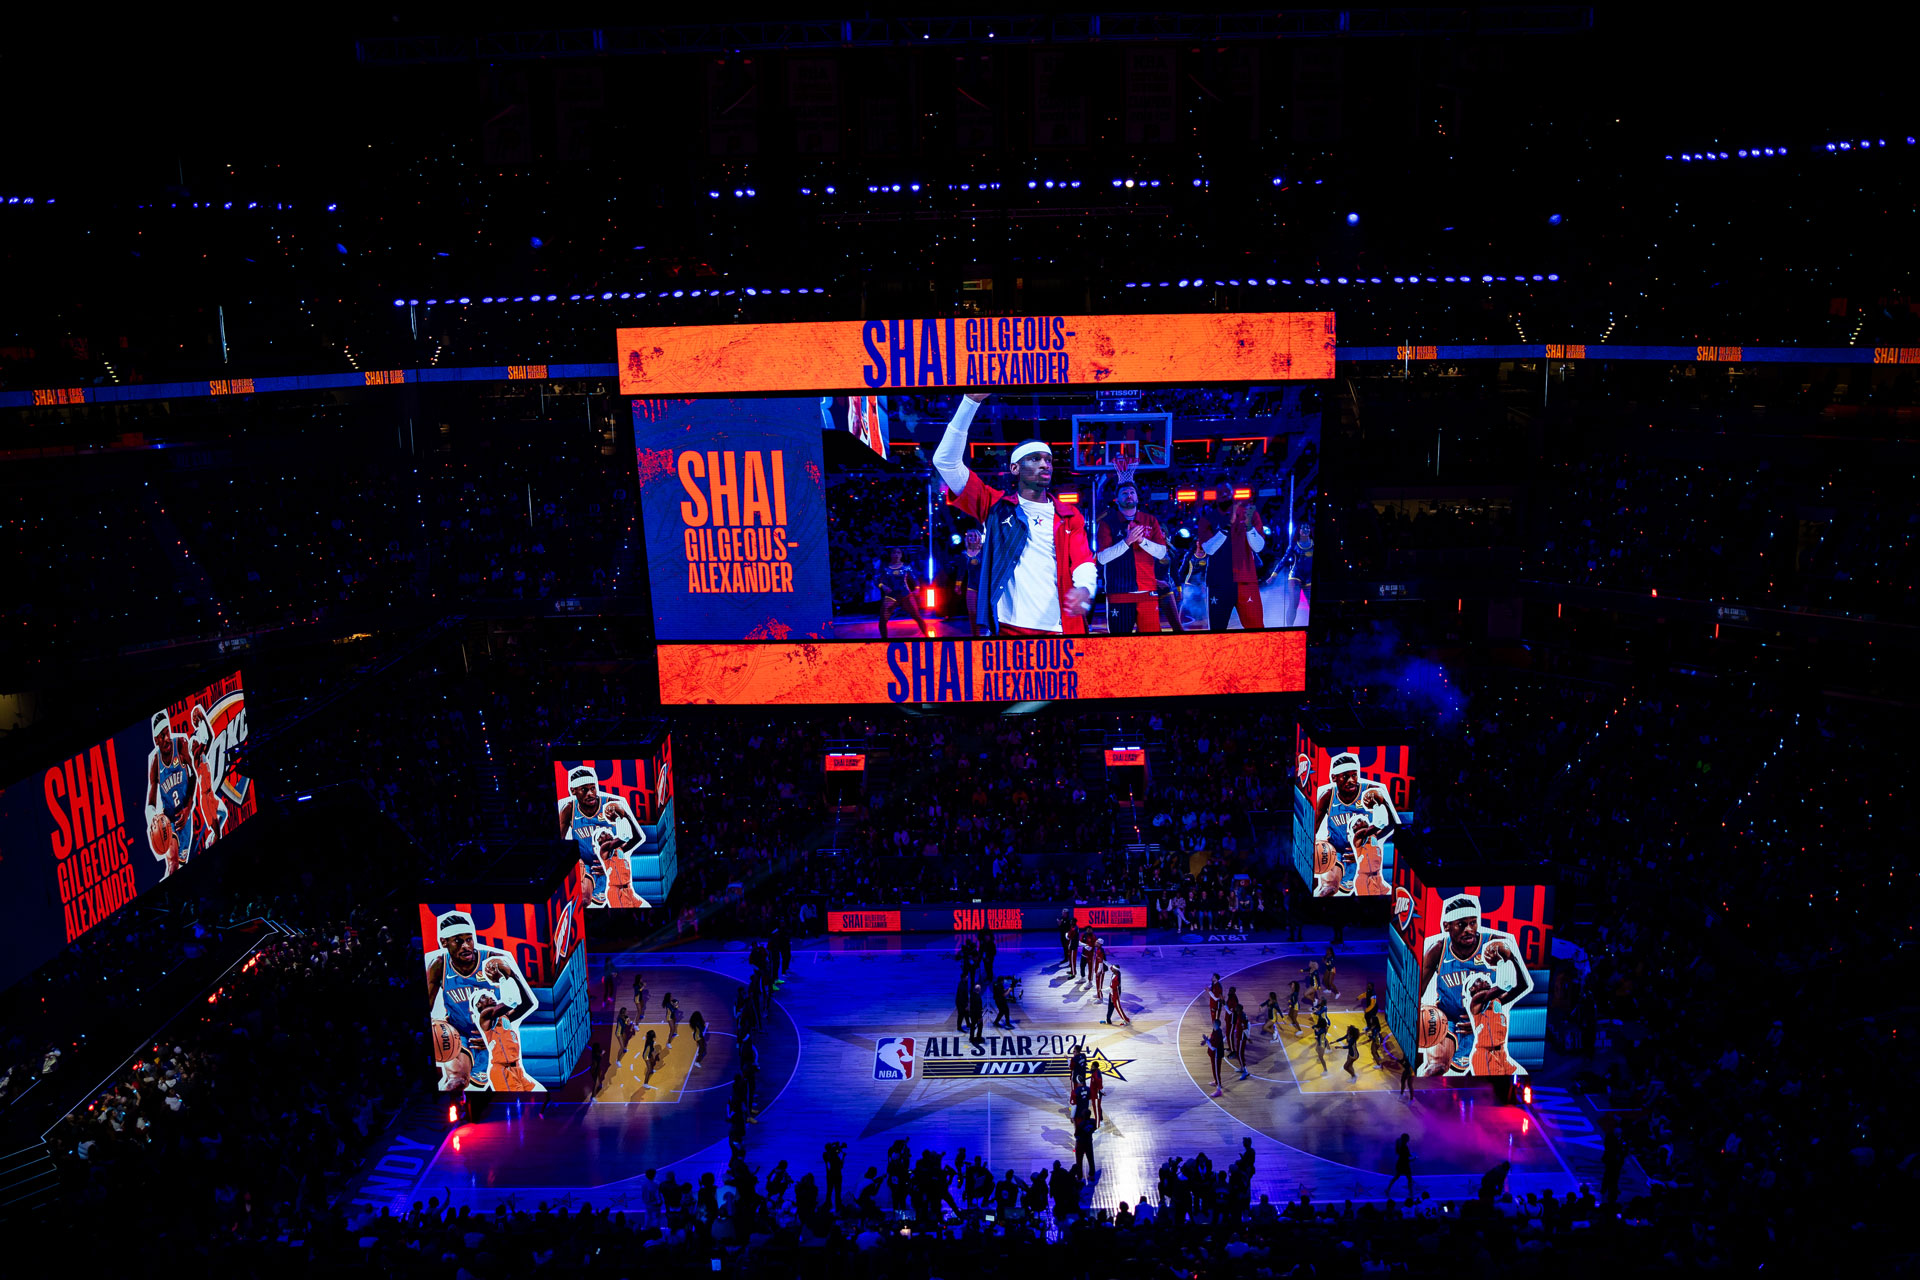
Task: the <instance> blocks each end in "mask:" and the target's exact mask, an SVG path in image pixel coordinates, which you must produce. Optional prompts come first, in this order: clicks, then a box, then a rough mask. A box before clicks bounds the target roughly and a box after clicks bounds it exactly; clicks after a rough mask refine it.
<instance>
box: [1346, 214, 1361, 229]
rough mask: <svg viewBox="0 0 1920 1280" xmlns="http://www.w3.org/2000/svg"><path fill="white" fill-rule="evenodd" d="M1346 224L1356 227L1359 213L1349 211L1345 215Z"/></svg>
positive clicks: (1358, 223) (1358, 221) (1358, 222)
mask: <svg viewBox="0 0 1920 1280" xmlns="http://www.w3.org/2000/svg"><path fill="white" fill-rule="evenodd" d="M1347 225H1348V226H1350V227H1357V226H1359V225H1360V215H1359V214H1357V213H1350V214H1348V215H1347Z"/></svg>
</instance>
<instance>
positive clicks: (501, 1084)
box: [473, 995, 626, 1093]
mask: <svg viewBox="0 0 1920 1280" xmlns="http://www.w3.org/2000/svg"><path fill="white" fill-rule="evenodd" d="M473 1008H474V1019H475V1021H476V1022H477V1023H478V1024H479V1026H480V1034H481V1035H482V1036H484V1037H485V1038H486V1042H487V1058H488V1062H489V1065H488V1067H487V1081H488V1083H490V1084H491V1085H492V1086H493V1088H494V1092H496V1093H538V1092H543V1090H542V1089H541V1087H540V1085H539V1083H538V1082H536V1081H535V1080H533V1079H532V1078H531V1077H529V1076H528V1075H527V1073H526V1071H525V1070H523V1069H522V1068H521V1066H520V1032H519V1031H518V1030H516V1029H515V1028H514V1025H513V1024H512V1023H511V1022H509V1021H507V1014H508V1012H509V1010H508V1009H507V1006H506V1005H504V1004H502V1003H501V1002H500V1001H498V1000H495V999H494V998H493V997H492V996H487V995H481V996H475V997H474V999H473ZM621 1012H622V1013H625V1012H626V1010H624V1009H623V1010H621Z"/></svg>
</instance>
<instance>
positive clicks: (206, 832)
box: [0, 671, 260, 987]
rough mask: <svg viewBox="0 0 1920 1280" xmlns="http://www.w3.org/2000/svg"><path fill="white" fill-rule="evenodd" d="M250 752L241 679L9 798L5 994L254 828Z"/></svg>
mask: <svg viewBox="0 0 1920 1280" xmlns="http://www.w3.org/2000/svg"><path fill="white" fill-rule="evenodd" d="M246 743H247V704H246V695H245V694H244V692H243V691H242V689H241V685H240V673H239V672H237V671H236V672H234V673H233V674H232V675H229V676H227V677H225V678H223V679H221V680H217V681H215V682H214V683H213V684H210V685H208V686H207V687H206V688H204V689H200V690H197V691H195V692H193V693H191V694H189V695H187V696H186V697H184V698H180V699H178V700H176V701H174V702H170V703H168V704H167V705H166V706H163V707H158V708H155V709H154V710H153V712H152V714H151V715H148V716H146V717H145V718H143V719H141V720H140V721H139V722H138V723H136V724H133V725H130V726H128V727H127V728H125V729H122V730H120V731H119V732H117V733H115V734H113V735H112V736H111V737H109V738H106V739H105V740H103V741H101V742H98V743H95V744H94V745H92V746H90V747H87V748H86V749H85V750H83V751H80V752H78V753H76V754H75V755H73V756H71V757H69V758H67V759H65V760H60V761H57V762H55V763H53V764H50V765H48V766H47V767H46V768H45V769H44V770H42V771H40V772H39V773H37V774H35V775H33V776H32V777H29V778H27V779H25V780H23V781H20V782H18V783H15V784H14V785H13V786H10V787H8V788H7V789H6V790H5V791H3V792H0V893H4V895H5V901H6V904H7V916H6V921H7V925H6V928H5V930H4V931H3V932H4V938H0V987H5V986H10V985H12V984H13V983H15V982H17V981H19V980H20V979H21V978H23V977H25V976H26V975H27V974H29V973H31V972H33V971H34V970H35V969H37V968H39V967H40V966H41V965H42V964H44V963H46V962H47V961H48V960H49V959H51V958H52V957H53V956H54V955H55V954H57V953H58V952H59V951H60V950H61V949H62V948H63V947H65V946H67V945H68V944H69V943H72V942H74V941H76V940H77V939H79V938H80V937H81V936H82V935H83V934H85V933H86V932H87V930H89V929H91V928H93V927H94V926H95V925H97V924H99V923H100V922H101V921H102V920H105V919H106V918H107V917H108V916H110V915H112V914H113V913H114V912H115V911H118V910H119V909H120V908H121V907H123V906H125V905H126V904H127V903H128V902H130V901H132V900H133V899H134V898H135V897H136V896H137V895H139V894H141V893H143V892H145V891H146V890H148V889H151V888H152V887H153V886H154V885H156V884H158V883H159V882H160V881H162V880H165V879H167V878H168V877H169V876H172V875H175V874H177V873H179V872H181V871H184V870H185V869H186V868H188V867H189V866H191V865H192V864H193V862H194V861H195V860H196V859H199V858H202V857H205V856H207V855H208V854H209V853H211V852H212V851H213V849H214V848H215V847H216V846H217V845H218V844H219V843H220V842H221V841H223V840H225V839H227V838H228V837H230V836H231V835H233V833H234V832H235V831H237V830H238V829H239V828H240V826H241V825H242V824H244V823H245V822H246V821H247V820H248V819H250V818H252V817H253V815H254V814H255V813H256V812H257V811H258V809H259V802H260V797H259V793H258V791H257V789H256V788H255V787H254V785H253V783H252V781H251V779H249V778H247V777H246V776H245V773H244V769H245V754H246Z"/></svg>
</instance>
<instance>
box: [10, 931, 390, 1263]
mask: <svg viewBox="0 0 1920 1280" xmlns="http://www.w3.org/2000/svg"><path fill="white" fill-rule="evenodd" d="M328 928H329V929H330V930H331V932H316V933H315V934H314V935H312V936H306V937H292V938H281V939H276V940H274V941H271V942H268V943H266V944H265V945H264V946H262V947H261V949H260V950H259V951H257V952H256V953H254V955H252V956H250V957H249V958H248V960H247V961H246V963H245V964H244V965H243V966H242V968H241V969H240V970H239V971H237V972H236V973H235V974H233V975H232V976H231V977H230V978H229V979H227V980H226V981H225V982H224V983H223V984H222V985H221V986H220V987H219V988H218V989H217V990H216V991H215V992H214V993H213V994H212V996H211V997H210V998H209V1003H208V1004H207V1005H205V1006H199V1008H200V1009H203V1010H204V1012H200V1013H199V1015H198V1016H197V1017H195V1016H193V1015H188V1016H187V1017H186V1018H183V1019H180V1020H176V1021H175V1022H174V1023H172V1024H171V1025H169V1026H168V1027H166V1028H165V1029H164V1030H163V1031H162V1032H161V1033H160V1035H159V1037H158V1038H157V1039H156V1040H155V1041H154V1043H153V1044H152V1045H151V1046H150V1047H149V1049H147V1050H146V1051H145V1052H143V1053H142V1054H141V1055H140V1057H139V1060H137V1061H135V1062H134V1063H132V1064H131V1065H130V1066H129V1067H128V1068H127V1069H126V1071H125V1073H124V1074H123V1075H122V1076H121V1077H120V1078H119V1079H118V1080H115V1081H114V1082H112V1083H111V1084H109V1085H108V1086H107V1087H106V1088H104V1089H103V1090H101V1091H100V1093H98V1094H97V1095H96V1096H94V1097H93V1098H92V1099H90V1100H89V1101H88V1102H87V1103H86V1105H85V1106H84V1107H83V1108H80V1109H77V1110H75V1111H74V1112H73V1113H72V1114H70V1115H69V1116H67V1117H66V1118H65V1119H64V1120H62V1121H61V1122H60V1123H59V1125H57V1126H56V1127H55V1128H54V1130H53V1132H52V1133H51V1134H49V1135H48V1139H47V1141H48V1145H49V1146H50V1147H51V1149H52V1151H53V1155H54V1160H55V1163H56V1164H57V1165H58V1166H59V1167H60V1170H61V1173H62V1176H63V1180H64V1182H65V1184H66V1185H65V1189H64V1193H63V1195H62V1198H61V1212H62V1213H63V1214H72V1215H75V1216H76V1217H78V1218H81V1219H84V1218H86V1217H88V1216H92V1215H98V1214H102V1213H106V1214H111V1215H113V1216H115V1217H118V1218H121V1220H122V1221H124V1220H125V1218H124V1215H125V1213H126V1211H127V1208H128V1206H130V1205H132V1204H133V1203H135V1202H140V1201H150V1200H152V1198H153V1197H152V1195H151V1192H152V1189H154V1188H156V1187H161V1186H164V1187H166V1188H167V1195H166V1196H165V1197H163V1198H164V1199H165V1200H166V1201H167V1202H168V1204H167V1207H166V1214H167V1216H168V1217H169V1218H170V1219H171V1222H170V1226H169V1228H168V1230H169V1233H170V1234H178V1235H181V1236H184V1237H186V1238H188V1239H191V1238H194V1237H198V1238H200V1239H202V1240H218V1239H219V1238H220V1237H221V1236H222V1235H223V1234H225V1233H228V1232H231V1231H233V1230H235V1229H236V1227H238V1226H239V1225H240V1224H241V1223H244V1222H248V1221H250V1220H251V1219H252V1217H253V1215H254V1214H256V1213H277V1212H285V1211H294V1212H298V1211H300V1210H302V1209H307V1208H311V1207H316V1206H320V1205H324V1204H326V1203H327V1201H328V1200H329V1198H330V1197H331V1196H333V1195H334V1194H336V1193H337V1192H338V1191H339V1190H341V1179H342V1178H343V1176H344V1175H346V1174H347V1173H349V1172H351V1171H352V1169H353V1167H354V1161H355V1159H356V1158H357V1157H358V1156H359V1155H361V1154H363V1153H364V1152H365V1151H366V1149H367V1147H368V1145H369V1143H370V1141H371V1140H372V1139H374V1138H376V1137H378V1136H379V1135H380V1133H381V1131H382V1130H384V1128H385V1127H386V1124H387V1122H388V1121H389V1120H390V1119H391V1118H392V1116H393V1114H394V1112H395V1110H396V1109H397V1108H398V1107H399V1106H400V1105H401V1103H402V1102H403V1101H404V1100H405V1098H406V1096H407V1094H408V1093H409V1087H408V1086H409V1083H410V1080H409V1076H410V1073H409V1072H408V1070H407V1069H406V1064H405V1063H404V1061H403V1057H404V1055H405V1054H406V1053H407V1052H409V1051H411V1050H413V1049H415V1048H416V1046H415V1045H413V1044H412V1043H411V1041H412V1039H413V1038H414V1037H411V1036H409V1035H408V1034H407V1033H405V1032H404V1031H402V1030H401V1028H404V1027H406V1026H408V1025H409V1020H408V1019H406V1018H405V1017H404V1010H405V1009H406V1008H409V1007H413V1006H414V1004H415V1003H416V1001H413V1000H409V999H408V997H409V996H416V993H415V992H413V991H412V990H411V989H407V984H406V979H405V977H404V976H403V974H404V973H405V971H404V970H403V969H402V968H401V966H400V963H399V961H400V958H401V955H402V953H401V952H400V951H399V949H398V948H397V947H396V946H395V943H394V939H393V937H392V936H391V934H390V933H389V932H388V931H387V929H386V928H385V927H383V926H381V925H378V924H376V923H374V922H373V920H372V913H371V912H370V911H366V910H363V911H361V912H359V913H357V914H356V916H354V917H352V918H349V919H348V920H346V921H341V922H335V923H332V924H331V925H329V926H328ZM416 999H417V997H416ZM317 1084H324V1087H323V1088H316V1087H315V1086H316V1085H317Z"/></svg>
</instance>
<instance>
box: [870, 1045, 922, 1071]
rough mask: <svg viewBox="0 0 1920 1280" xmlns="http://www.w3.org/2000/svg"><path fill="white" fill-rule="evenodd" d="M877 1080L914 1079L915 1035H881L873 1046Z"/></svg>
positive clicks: (874, 1069)
mask: <svg viewBox="0 0 1920 1280" xmlns="http://www.w3.org/2000/svg"><path fill="white" fill-rule="evenodd" d="M873 1078H874V1079H875V1080H911V1079H913V1037H912V1036H881V1037H880V1040H879V1042H878V1043H877V1044H875V1045H874V1048H873Z"/></svg>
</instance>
